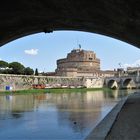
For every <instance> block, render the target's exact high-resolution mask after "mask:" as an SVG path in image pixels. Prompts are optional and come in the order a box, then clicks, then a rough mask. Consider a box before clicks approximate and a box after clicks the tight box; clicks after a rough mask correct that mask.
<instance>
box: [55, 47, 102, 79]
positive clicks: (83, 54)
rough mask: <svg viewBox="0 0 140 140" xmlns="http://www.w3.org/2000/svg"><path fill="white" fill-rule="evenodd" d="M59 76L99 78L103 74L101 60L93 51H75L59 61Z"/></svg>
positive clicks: (57, 73)
mask: <svg viewBox="0 0 140 140" xmlns="http://www.w3.org/2000/svg"><path fill="white" fill-rule="evenodd" d="M55 72H56V75H57V76H69V77H81V76H87V77H88V76H94V77H99V76H100V75H102V74H103V73H102V72H101V71H100V59H99V58H97V57H96V53H94V52H93V51H87V50H83V49H81V47H79V49H73V50H72V51H71V52H70V53H68V54H67V57H66V58H64V59H59V60H57V69H56V70H55Z"/></svg>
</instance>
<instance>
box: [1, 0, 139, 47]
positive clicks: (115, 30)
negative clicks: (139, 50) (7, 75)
mask: <svg viewBox="0 0 140 140" xmlns="http://www.w3.org/2000/svg"><path fill="white" fill-rule="evenodd" d="M139 5H140V2H139V1H138V0H127V1H126V0H117V1H114V0H105V1H103V0H94V1H88V0H76V1H75V0H61V1H58V0H47V1H45V0H36V1H28V0H20V1H18V0H15V1H8V0H5V1H4V2H3V3H1V4H0V13H1V14H0V20H1V23H0V32H1V37H0V46H2V45H4V44H6V43H8V42H10V41H12V40H15V39H17V38H20V37H23V36H27V35H30V34H34V33H39V32H45V33H50V32H52V31H57V30H77V31H87V32H93V33H98V34H102V35H106V36H110V37H113V38H116V39H119V40H122V41H125V42H127V43H130V44H133V45H136V46H137V47H140V40H139V38H138V36H140V28H139V22H138V19H140V6H139Z"/></svg>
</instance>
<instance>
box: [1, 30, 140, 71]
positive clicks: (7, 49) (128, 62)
mask: <svg viewBox="0 0 140 140" xmlns="http://www.w3.org/2000/svg"><path fill="white" fill-rule="evenodd" d="M79 44H80V45H81V48H82V49H84V50H91V51H94V52H95V53H96V56H97V58H99V59H100V61H101V70H114V69H117V68H120V67H122V68H126V67H128V66H136V67H138V66H139V65H140V49H138V48H136V47H135V46H132V45H130V44H127V43H125V42H122V41H119V40H116V39H113V38H110V37H107V36H103V35H99V34H94V33H88V32H79V31H54V32H52V33H46V34H45V33H38V34H33V35H29V36H25V37H22V38H19V39H17V40H14V41H12V42H10V43H7V44H5V45H3V46H2V47H0V60H3V61H6V62H8V63H11V62H20V63H21V64H23V65H24V66H25V67H31V68H33V69H34V70H35V69H36V68H38V70H39V71H40V72H41V71H44V72H53V71H55V69H56V67H57V65H56V60H57V59H61V58H65V57H66V56H67V53H69V52H71V50H72V49H76V48H78V46H79Z"/></svg>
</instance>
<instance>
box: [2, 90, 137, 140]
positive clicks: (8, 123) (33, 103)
mask: <svg viewBox="0 0 140 140" xmlns="http://www.w3.org/2000/svg"><path fill="white" fill-rule="evenodd" d="M132 92H134V91H131V90H127V91H126V90H122V91H117V90H114V91H111V92H109V91H94V92H93V91H92V92H86V93H66V94H65V93H61V94H58V93H57V94H50V93H47V94H32V95H31V94H29V95H27V94H26V95H1V96H0V125H2V126H3V127H0V138H2V139H3V140H5V139H9V138H13V139H21V138H24V139H26V138H28V139H34V138H35V139H37V138H38V139H49V140H51V139H65V140H66V139H84V138H85V137H86V136H87V135H88V134H89V132H90V131H91V130H92V129H93V128H94V127H95V126H96V125H97V123H98V122H99V121H100V120H101V119H102V118H103V117H104V116H105V115H106V114H107V113H108V112H109V111H110V110H111V109H112V108H113V106H114V105H115V104H116V103H117V102H118V100H120V99H121V98H123V97H124V96H126V95H128V94H129V93H132ZM13 125H14V126H16V127H14V129H13ZM3 128H5V129H3ZM5 130H6V131H5Z"/></svg>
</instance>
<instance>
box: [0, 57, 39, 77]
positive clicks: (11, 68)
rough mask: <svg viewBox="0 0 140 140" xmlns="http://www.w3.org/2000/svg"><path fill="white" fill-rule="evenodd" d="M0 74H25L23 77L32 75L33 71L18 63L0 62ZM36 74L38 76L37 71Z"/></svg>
mask: <svg viewBox="0 0 140 140" xmlns="http://www.w3.org/2000/svg"><path fill="white" fill-rule="evenodd" d="M0 74H25V75H33V74H34V70H33V69H31V68H30V67H27V68H25V67H24V66H23V65H22V64H21V63H19V62H12V63H9V64H8V63H7V62H5V61H2V60H1V61H0ZM36 74H37V75H38V70H37V71H36Z"/></svg>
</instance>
